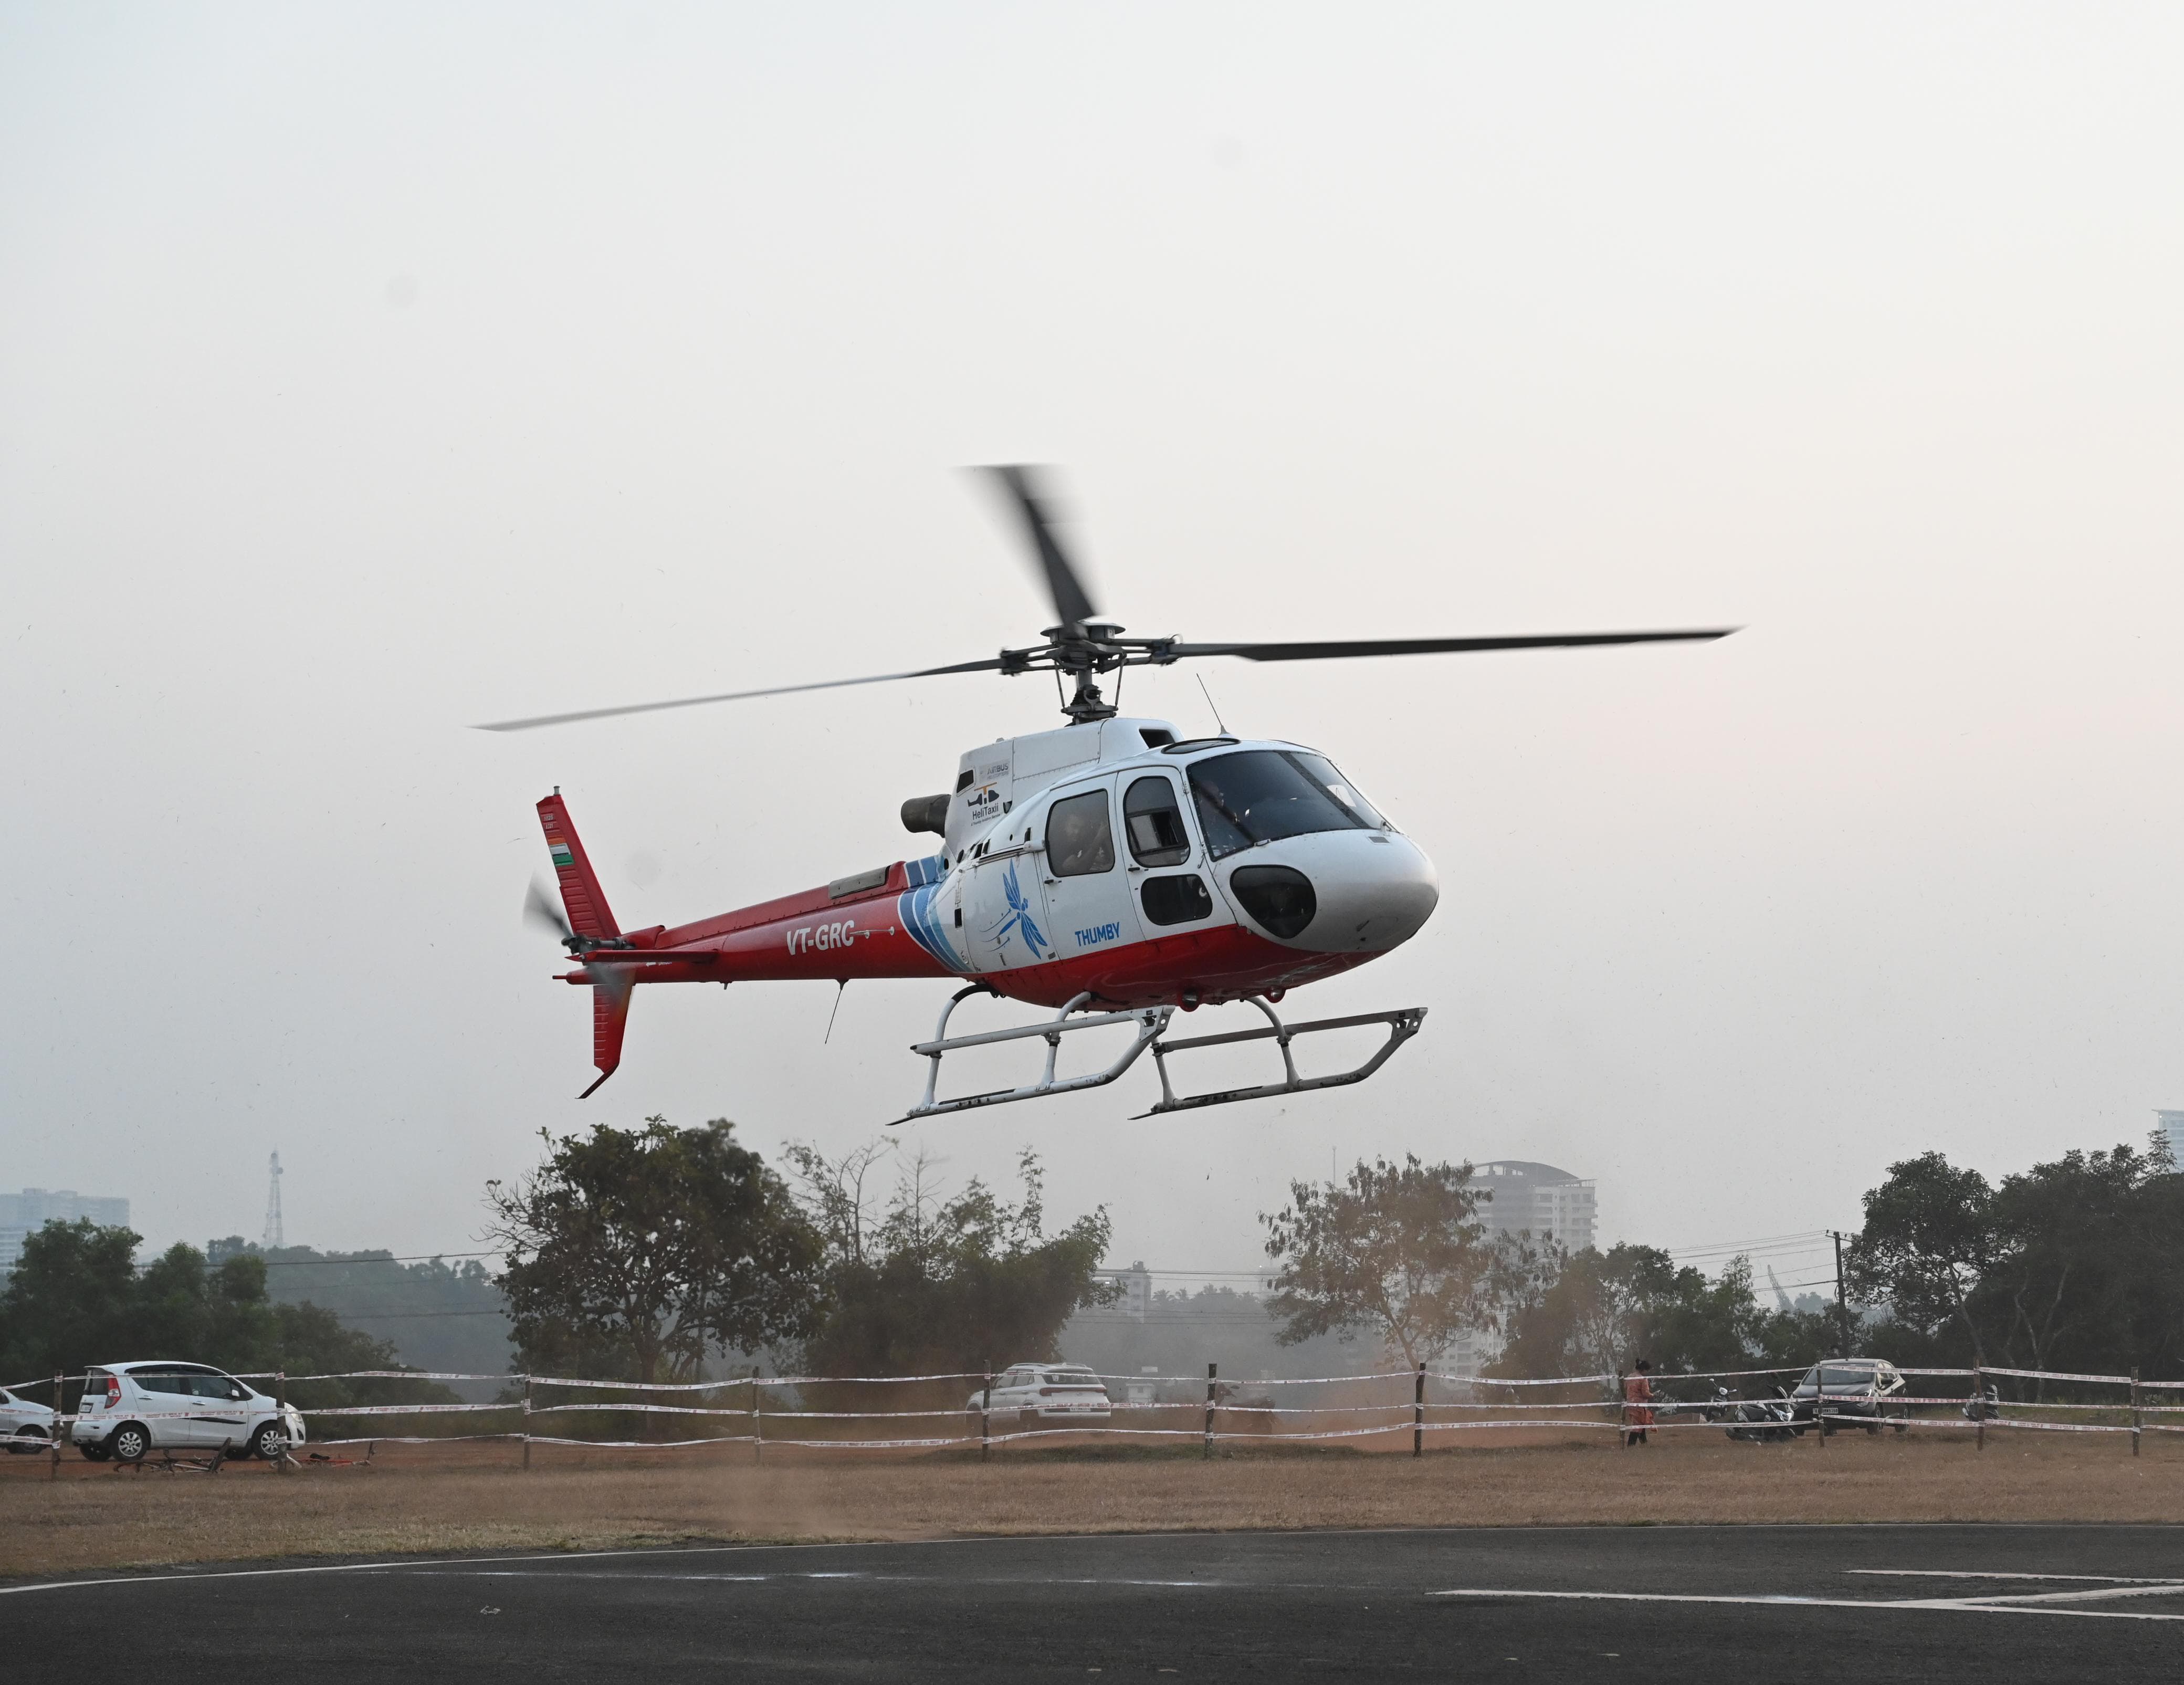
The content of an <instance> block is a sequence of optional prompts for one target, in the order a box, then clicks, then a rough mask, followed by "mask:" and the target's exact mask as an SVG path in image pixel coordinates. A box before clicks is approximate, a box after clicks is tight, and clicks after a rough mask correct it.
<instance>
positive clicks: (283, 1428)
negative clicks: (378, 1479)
mask: <svg viewBox="0 0 2184 1685" xmlns="http://www.w3.org/2000/svg"><path fill="white" fill-rule="evenodd" d="M69 1437H70V1439H71V1440H73V1441H74V1442H75V1448H76V1449H77V1450H79V1451H81V1452H82V1453H83V1454H84V1455H85V1456H86V1457H88V1458H90V1459H92V1461H93V1462H95V1463H103V1462H104V1461H105V1460H106V1459H108V1458H109V1457H111V1458H116V1459H120V1461H122V1462H124V1463H134V1462H136V1461H137V1460H138V1459H140V1458H142V1456H143V1455H144V1453H146V1452H148V1451H182V1450H189V1451H212V1450H216V1449H217V1448H220V1446H223V1445H225V1446H226V1448H227V1454H228V1455H229V1456H231V1457H263V1458H265V1459H268V1460H269V1461H270V1459H274V1458H276V1457H278V1456H279V1455H280V1454H281V1452H283V1451H284V1450H287V1449H288V1448H292V1447H293V1446H298V1445H301V1444H302V1443H303V1442H304V1418H303V1415H302V1414H301V1413H300V1412H298V1410H297V1409H296V1407H295V1406H294V1405H293V1404H291V1405H288V1406H287V1408H286V1409H283V1408H282V1407H281V1405H279V1404H277V1403H275V1402H274V1401H273V1400H272V1399H270V1398H267V1397H266V1396H265V1394H264V1393H263V1392H258V1391H256V1390H254V1389H253V1388H252V1387H250V1386H246V1385H245V1384H244V1383H242V1381H237V1379H236V1378H235V1377H234V1376H233V1375H228V1374H226V1373H225V1372H223V1371H222V1370H216V1369H209V1368H207V1367H206V1366H205V1365H204V1364H178V1363H169V1362H160V1361H153V1362H148V1363H127V1364H101V1365H100V1366H98V1367H97V1368H96V1369H91V1370H86V1371H85V1372H84V1382H83V1403H81V1405H80V1406H79V1407H78V1413H77V1415H76V1418H75V1422H74V1424H73V1425H72V1426H71V1427H70V1431H69Z"/></svg>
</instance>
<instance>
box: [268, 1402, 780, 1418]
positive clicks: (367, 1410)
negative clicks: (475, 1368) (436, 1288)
mask: <svg viewBox="0 0 2184 1685" xmlns="http://www.w3.org/2000/svg"><path fill="white" fill-rule="evenodd" d="M289 1408H290V1409H292V1410H294V1411H295V1412H296V1414H298V1415H299V1416H455V1415H476V1414H480V1413H482V1412H487V1411H493V1410H520V1409H522V1408H523V1406H522V1405H521V1404H314V1405H311V1406H310V1407H309V1408H308V1409H306V1408H304V1406H302V1405H291V1406H289ZM632 1408H634V1407H632ZM736 1414H738V1415H747V1414H749V1412H748V1411H745V1410H738V1411H737V1412H736Z"/></svg>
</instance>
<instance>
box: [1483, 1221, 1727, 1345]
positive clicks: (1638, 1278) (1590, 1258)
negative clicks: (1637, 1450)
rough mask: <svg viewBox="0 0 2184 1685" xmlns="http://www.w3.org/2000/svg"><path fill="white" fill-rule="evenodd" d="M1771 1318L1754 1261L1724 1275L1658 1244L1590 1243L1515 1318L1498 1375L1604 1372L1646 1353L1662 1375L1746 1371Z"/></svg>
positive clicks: (1510, 1322) (1511, 1320)
mask: <svg viewBox="0 0 2184 1685" xmlns="http://www.w3.org/2000/svg"><path fill="white" fill-rule="evenodd" d="M1764 1321H1765V1318H1764V1316H1763V1313H1762V1312H1761V1310H1760V1308H1759V1306H1758V1303H1757V1302H1756V1301H1754V1299H1753V1298H1752V1266H1751V1264H1749V1263H1748V1262H1747V1260H1746V1259H1744V1258H1736V1259H1734V1260H1732V1261H1731V1262H1730V1266H1729V1268H1728V1269H1724V1270H1723V1271H1722V1273H1721V1275H1720V1276H1719V1279H1718V1280H1708V1279H1707V1276H1706V1275H1705V1273H1704V1272H1703V1271H1702V1270H1699V1269H1693V1268H1691V1266H1690V1265H1688V1264H1686V1265H1685V1266H1683V1267H1681V1268H1679V1267H1678V1266H1677V1264H1676V1263H1675V1260H1674V1259H1673V1258H1670V1257H1669V1254H1668V1253H1665V1252H1663V1251H1661V1250H1660V1249H1659V1248H1658V1247H1641V1246H1617V1247H1610V1248H1609V1249H1608V1250H1607V1251H1606V1252H1604V1253H1603V1252H1600V1251H1597V1250H1596V1249H1595V1248H1593V1247H1586V1248H1585V1250H1583V1251H1582V1252H1579V1253H1573V1254H1572V1255H1571V1256H1570V1258H1569V1259H1568V1263H1567V1264H1566V1265H1565V1267H1564V1268H1563V1272H1562V1274H1561V1275H1560V1276H1559V1277H1558V1278H1557V1280H1556V1281H1555V1282H1554V1284H1553V1286H1551V1287H1549V1288H1548V1289H1547V1290H1546V1292H1544V1293H1543V1294H1541V1295H1540V1296H1539V1297H1538V1299H1537V1300H1536V1301H1535V1303H1532V1304H1530V1305H1528V1306H1525V1307H1523V1308H1519V1309H1518V1311H1516V1312H1515V1313H1514V1314H1513V1315H1512V1316H1511V1317H1510V1319H1509V1323H1508V1327H1509V1341H1508V1344H1507V1346H1505V1347H1503V1349H1502V1358H1501V1360H1500V1361H1499V1362H1498V1363H1496V1364H1495V1365H1494V1369H1493V1372H1494V1373H1495V1374H1497V1375H1531V1376H1541V1375H1607V1374H1619V1373H1621V1372H1623V1371H1624V1370H1628V1369H1630V1367H1631V1366H1632V1365H1633V1364H1635V1363H1636V1362H1637V1360H1638V1359H1640V1358H1641V1357H1644V1358H1648V1359H1651V1360H1652V1363H1653V1364H1655V1366H1656V1367H1657V1368H1658V1369H1659V1370H1662V1371H1663V1373H1664V1374H1672V1373H1674V1372H1675V1371H1678V1370H1684V1371H1690V1370H1733V1369H1741V1368H1744V1367H1745V1366H1746V1365H1747V1364H1748V1363H1749V1362H1750V1361H1751V1359H1752V1347H1753V1345H1754V1343H1755V1342H1757V1340H1758V1337H1759V1336H1761V1334H1762V1332H1763V1323H1764Z"/></svg>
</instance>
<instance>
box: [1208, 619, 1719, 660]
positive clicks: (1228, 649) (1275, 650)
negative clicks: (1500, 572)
mask: <svg viewBox="0 0 2184 1685" xmlns="http://www.w3.org/2000/svg"><path fill="white" fill-rule="evenodd" d="M1734 631H1736V628H1735V627H1733V626H1721V627H1714V628H1708V629H1707V630H1705V631H1699V632H1564V633H1546V634H1542V635H1539V636H1534V637H1527V638H1340V639H1332V640H1329V641H1326V642H1322V643H1317V644H1176V645H1175V646H1174V648H1173V653H1174V654H1175V655H1177V656H1184V657H1188V656H1241V657H1242V658H1243V659H1244V660H1245V661H1340V660H1341V659H1342V658H1343V657H1345V656H1443V655H1463V654H1466V653H1468V652H1471V651H1474V650H1569V649H1580V648H1584V647H1585V646H1587V645H1591V644H1685V643H1693V642H1699V641H1703V640H1706V639H1713V638H1726V637H1728V636H1729V634H1730V633H1732V632H1734Z"/></svg>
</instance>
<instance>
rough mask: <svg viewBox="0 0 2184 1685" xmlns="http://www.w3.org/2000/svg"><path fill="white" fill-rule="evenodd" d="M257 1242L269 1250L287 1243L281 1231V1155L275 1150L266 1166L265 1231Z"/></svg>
mask: <svg viewBox="0 0 2184 1685" xmlns="http://www.w3.org/2000/svg"><path fill="white" fill-rule="evenodd" d="M287 1244H288V1242H287V1240H286V1239H285V1238H284V1237H283V1236H282V1235H281V1155H280V1153H279V1152H275V1153H274V1155H273V1157H272V1159H271V1160H270V1163H268V1165H267V1167H266V1177H265V1234H264V1235H263V1236H260V1237H259V1245H260V1246H262V1247H265V1249H266V1250H267V1251H268V1252H270V1251H271V1250H272V1249H273V1248H274V1247H284V1246H286V1245H287Z"/></svg>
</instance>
